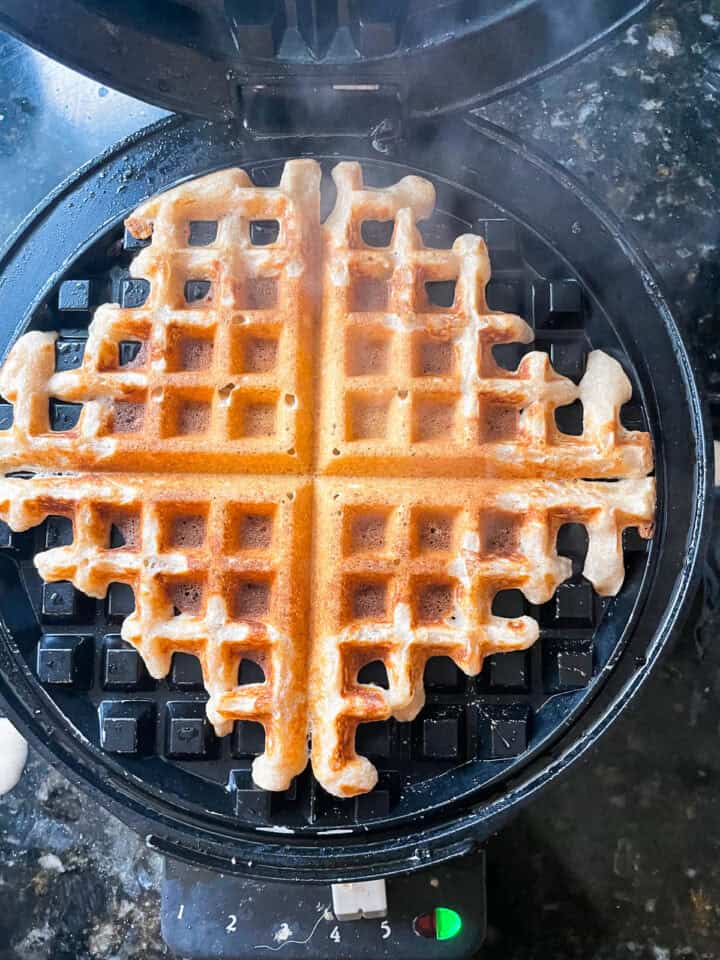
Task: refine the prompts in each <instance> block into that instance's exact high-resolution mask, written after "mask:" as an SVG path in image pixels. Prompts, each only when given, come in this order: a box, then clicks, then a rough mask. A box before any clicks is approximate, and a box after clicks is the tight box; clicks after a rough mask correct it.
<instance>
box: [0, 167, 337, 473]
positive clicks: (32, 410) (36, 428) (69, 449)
mask: <svg viewBox="0 0 720 960" xmlns="http://www.w3.org/2000/svg"><path fill="white" fill-rule="evenodd" d="M319 185H320V171H319V168H318V166H317V164H316V163H314V162H313V161H311V160H293V161H290V162H289V163H287V164H286V166H285V171H284V173H283V177H282V180H281V181H280V184H279V186H278V187H273V188H260V187H255V186H254V185H253V184H252V182H251V180H250V178H249V177H248V176H247V174H245V173H244V172H243V171H242V170H223V171H221V172H220V173H214V174H211V175H210V176H207V177H204V178H202V179H201V180H194V181H191V182H190V183H187V184H183V185H182V186H180V187H176V188H175V189H174V190H169V191H168V192H167V193H163V194H160V195H159V196H157V197H155V198H153V199H152V200H149V201H148V202H147V203H145V204H143V205H142V206H141V207H140V208H139V209H138V210H137V211H136V212H135V213H134V214H133V215H132V216H131V217H130V218H129V219H128V221H127V226H128V229H129V230H130V231H131V232H132V233H133V234H134V235H135V236H136V237H138V238H145V239H146V238H149V237H151V238H152V242H151V243H150V245H149V246H147V247H145V249H143V250H142V251H141V252H140V254H139V255H138V256H137V257H136V258H135V259H134V260H133V262H132V265H131V270H130V272H131V275H132V276H133V277H136V278H141V279H143V280H146V281H148V282H149V284H150V290H149V294H148V297H147V300H146V301H145V303H144V304H143V305H142V306H140V307H134V308H129V307H121V306H118V305H117V304H105V305H104V306H101V307H99V308H98V310H97V311H96V312H95V316H94V317H93V321H92V325H91V327H90V331H89V337H88V342H87V346H86V348H85V354H84V357H83V362H82V366H81V367H80V368H79V369H77V370H67V371H63V372H55V339H56V334H54V333H30V334H26V335H25V336H24V337H21V338H20V339H19V340H18V341H17V343H16V344H15V346H14V347H13V348H12V350H11V351H10V354H9V356H8V358H7V360H6V362H5V366H4V368H3V371H2V375H1V376H0V393H1V394H2V396H4V397H5V398H6V399H7V400H9V401H10V402H12V403H13V405H14V407H15V413H14V423H13V426H12V427H11V428H10V430H9V431H8V432H7V433H5V434H2V435H0V459H1V460H2V462H3V464H4V465H5V466H6V468H10V467H16V468H23V467H30V468H57V469H64V470H67V469H77V470H87V469H102V470H138V469H140V470H148V469H149V470H182V471H188V470H212V471H215V470H219V471H223V470H251V471H254V472H257V473H263V472H271V473H278V472H282V471H297V470H302V469H307V467H308V465H309V457H310V439H311V437H312V422H311V355H310V353H309V352H308V351H307V350H305V349H303V347H304V345H305V343H306V341H307V338H308V337H309V336H311V335H312V329H313V316H314V311H315V308H316V303H317V289H316V278H317V270H318V268H317V255H318V238H319V229H320V200H319V196H320V194H319ZM208 221H215V222H216V223H217V233H216V236H215V239H214V240H212V241H211V242H210V243H209V244H207V245H204V246H196V245H191V243H190V241H191V238H192V226H191V225H193V224H195V223H198V222H199V223H201V224H202V223H203V222H208ZM253 221H277V223H278V225H279V234H278V237H277V240H276V241H275V242H274V243H272V244H269V245H267V246H256V245H254V244H253V243H252V242H251V234H250V229H251V223H252V222H253ZM198 283H202V284H205V285H208V286H207V292H206V294H205V296H204V297H203V298H202V299H200V300H189V298H190V297H191V295H192V291H193V290H194V291H197V290H198V289H205V288H204V287H203V288H198V286H197V284H198ZM193 285H194V286H193ZM122 341H131V342H136V343H138V344H139V345H140V347H139V352H138V354H137V356H136V358H135V359H134V360H133V361H132V362H131V363H129V364H126V365H124V366H121V364H120V351H119V344H120V343H121V342H122ZM51 398H57V399H60V400H66V401H71V402H75V403H83V404H84V407H83V410H82V412H81V414H80V419H79V421H78V423H77V426H76V427H74V428H73V429H72V430H68V431H66V432H53V431H52V430H51V426H50V422H49V400H50V399H51Z"/></svg>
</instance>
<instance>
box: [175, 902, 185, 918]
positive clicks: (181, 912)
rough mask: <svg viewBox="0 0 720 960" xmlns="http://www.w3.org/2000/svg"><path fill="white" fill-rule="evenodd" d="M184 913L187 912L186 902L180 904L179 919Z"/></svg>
mask: <svg viewBox="0 0 720 960" xmlns="http://www.w3.org/2000/svg"><path fill="white" fill-rule="evenodd" d="M184 913H185V904H184V903H181V904H180V909H179V910H178V914H177V918H178V920H182V918H183V914H184Z"/></svg>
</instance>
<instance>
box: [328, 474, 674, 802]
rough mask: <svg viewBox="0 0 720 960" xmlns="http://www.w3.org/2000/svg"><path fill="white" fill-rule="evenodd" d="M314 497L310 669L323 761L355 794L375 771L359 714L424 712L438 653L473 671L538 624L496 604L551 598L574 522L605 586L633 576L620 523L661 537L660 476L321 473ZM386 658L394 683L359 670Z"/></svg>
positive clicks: (334, 785) (529, 636)
mask: <svg viewBox="0 0 720 960" xmlns="http://www.w3.org/2000/svg"><path fill="white" fill-rule="evenodd" d="M317 492H318V494H319V495H318V496H316V514H317V518H316V524H317V537H318V539H319V542H320V543H322V544H323V545H324V547H325V549H326V551H327V552H326V554H325V555H324V556H323V557H322V562H319V563H316V565H315V569H314V577H315V581H314V587H313V596H314V597H317V598H318V602H316V604H315V618H314V631H313V632H314V637H315V642H314V650H313V665H312V671H311V695H310V703H311V705H312V707H311V709H312V731H313V737H312V761H313V769H314V772H315V776H316V777H317V779H318V780H319V781H320V783H322V785H323V786H324V787H325V789H326V790H329V791H330V793H333V794H336V795H338V796H352V795H353V794H355V793H361V792H364V791H366V790H370V789H372V787H373V786H374V785H375V783H376V781H377V773H376V770H375V768H374V767H373V766H372V764H371V763H370V762H369V761H368V760H367V759H366V758H364V757H359V756H358V755H357V754H356V752H355V732H356V729H357V726H358V724H359V723H369V722H372V721H377V720H387V719H388V718H389V717H395V718H396V719H397V720H401V721H407V720H412V719H414V717H415V716H417V714H418V712H419V711H420V710H421V709H422V707H423V705H424V702H425V692H424V686H423V673H424V670H425V664H426V663H427V661H428V659H429V658H430V657H436V656H444V657H450V658H451V659H452V660H453V661H454V662H455V663H456V664H457V666H458V667H459V668H460V669H461V670H463V671H464V672H465V673H466V674H469V675H470V676H474V675H475V674H477V673H479V672H480V670H481V669H482V665H483V660H484V658H485V657H486V656H488V655H490V654H494V653H505V652H508V651H510V650H524V649H526V648H527V647H529V646H531V645H532V644H533V643H534V642H535V640H536V639H537V637H538V624H537V622H536V621H535V620H534V619H532V618H531V617H529V616H523V617H519V618H514V619H512V618H506V617H499V616H495V615H494V614H493V612H492V607H493V599H494V598H495V596H496V595H497V594H498V593H499V592H500V591H501V590H508V589H516V590H521V591H522V593H523V594H524V595H525V597H526V598H527V599H528V600H529V601H530V603H533V604H541V603H545V602H546V601H548V600H550V598H551V597H552V595H553V593H554V592H555V590H556V588H557V587H558V586H559V585H560V584H561V583H562V582H563V580H566V579H567V578H568V577H569V576H570V575H571V574H572V564H571V561H570V560H569V559H567V558H565V557H560V556H558V554H557V550H556V540H557V534H558V531H559V529H560V527H561V526H562V525H563V524H565V523H582V524H584V525H585V527H586V529H587V533H588V551H587V556H586V559H585V564H584V570H583V572H584V575H585V577H586V578H587V579H588V580H589V581H590V582H591V583H592V584H593V586H594V587H595V589H596V590H597V592H598V593H599V594H601V595H611V594H615V593H617V591H618V590H619V589H620V586H621V585H622V582H623V578H624V575H625V567H624V563H623V552H622V531H623V530H624V529H625V528H626V527H638V528H639V529H640V532H641V534H642V535H643V536H650V533H651V529H650V525H651V523H652V518H653V514H654V503H655V494H654V483H653V481H652V479H649V478H645V479H642V480H621V481H619V482H617V483H612V484H608V483H592V482H579V481H560V482H558V481H542V480H540V481H538V480H534V481H520V482H517V481H516V482H512V481H497V480H454V481H445V482H443V484H442V486H441V487H439V486H438V484H437V483H435V484H431V483H428V481H426V480H415V479H412V480H408V479H402V480H377V479H372V480H365V481H364V482H363V483H362V484H358V483H356V482H355V481H353V480H347V479H337V480H335V479H331V478H324V479H322V480H320V481H319V482H318V491H317ZM374 661H381V662H382V663H383V664H384V666H385V669H386V672H387V678H388V689H387V690H384V689H382V688H381V687H379V686H376V685H374V684H363V683H360V682H359V681H358V673H359V671H360V670H361V669H362V668H363V667H364V666H365V665H367V664H368V663H372V662H374Z"/></svg>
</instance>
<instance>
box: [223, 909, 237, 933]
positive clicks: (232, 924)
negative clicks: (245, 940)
mask: <svg viewBox="0 0 720 960" xmlns="http://www.w3.org/2000/svg"><path fill="white" fill-rule="evenodd" d="M228 919H229V920H230V923H229V924H228V925H227V926H226V927H225V933H235V931H236V930H237V917H236V916H235V914H234V913H229V914H228Z"/></svg>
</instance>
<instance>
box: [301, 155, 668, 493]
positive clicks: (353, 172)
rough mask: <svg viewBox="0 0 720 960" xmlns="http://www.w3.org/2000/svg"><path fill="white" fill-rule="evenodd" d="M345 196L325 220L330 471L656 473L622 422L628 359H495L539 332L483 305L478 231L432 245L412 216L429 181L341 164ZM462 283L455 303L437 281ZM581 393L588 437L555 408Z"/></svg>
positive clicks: (645, 449)
mask: <svg viewBox="0 0 720 960" xmlns="http://www.w3.org/2000/svg"><path fill="white" fill-rule="evenodd" d="M333 178H334V180H335V183H336V186H337V203H336V206H335V209H334V210H333V212H332V214H331V215H330V217H329V218H328V219H327V221H326V223H325V225H324V228H323V245H324V248H323V270H324V274H323V281H324V287H323V336H322V346H323V382H322V391H323V405H322V410H321V414H320V432H319V438H318V442H319V463H320V467H321V470H322V471H323V472H326V473H341V474H344V475H356V474H365V475H367V474H375V475H382V476H387V475H388V474H395V475H398V476H422V475H434V476H443V477H445V476H510V477H565V478H571V477H577V478H581V477H618V476H645V475H646V474H647V473H648V472H649V470H650V469H651V468H652V451H651V447H650V438H649V436H648V435H647V434H643V433H638V432H634V431H628V430H626V429H625V428H624V427H623V426H622V424H621V423H620V418H619V411H620V407H621V406H622V405H623V404H624V403H626V402H627V401H628V400H629V399H630V396H631V393H632V390H631V387H630V383H629V381H628V380H627V377H625V375H624V373H623V372H622V369H621V368H620V366H619V364H617V363H616V362H615V361H614V360H612V359H611V358H610V357H608V356H607V355H606V354H603V353H600V352H593V353H592V354H591V355H590V357H589V358H588V365H587V371H586V374H585V376H584V377H583V379H582V381H581V383H580V384H579V385H576V384H575V383H573V382H572V381H571V380H569V379H567V378H565V377H561V376H559V375H558V374H557V373H555V372H554V370H553V369H552V367H551V365H550V360H549V358H548V356H547V354H545V353H540V352H532V353H529V354H527V355H526V356H525V357H524V358H523V360H522V362H521V363H520V365H519V366H518V368H517V370H515V371H507V370H504V369H502V368H501V367H499V366H498V364H497V363H496V361H495V357H494V355H493V351H492V348H493V347H494V346H496V345H497V344H503V343H513V342H521V343H528V342H530V341H531V340H532V339H533V332H532V330H531V329H530V327H529V326H528V325H527V324H526V323H525V321H524V320H522V319H521V318H520V317H517V316H514V315H512V314H507V313H497V312H494V311H491V310H489V309H488V306H487V302H486V299H485V288H486V285H487V283H488V280H489V279H490V260H489V257H488V252H487V248H486V246H485V242H484V241H483V240H482V238H481V237H476V236H462V237H458V239H457V240H456V241H455V243H454V244H453V247H452V249H451V250H436V249H429V248H427V247H425V246H424V244H423V242H422V238H421V236H420V233H419V231H418V229H417V226H416V220H417V219H422V218H424V217H427V216H428V215H429V214H430V212H431V211H432V208H433V205H434V191H433V189H432V186H431V185H430V184H429V183H428V182H427V181H426V180H422V179H420V178H418V177H405V178H404V179H403V180H401V181H400V182H399V183H397V184H395V185H394V186H392V187H389V188H387V189H368V188H364V187H363V181H362V172H361V169H360V166H359V164H357V163H340V164H338V165H337V166H336V167H335V169H334V170H333ZM377 220H380V221H386V220H394V229H393V233H392V239H391V241H390V244H389V246H387V247H385V248H378V247H371V246H369V245H368V244H367V243H365V242H364V240H363V237H362V224H363V223H364V222H367V221H377ZM438 283H445V284H448V283H450V284H452V283H454V284H455V292H454V298H453V302H452V305H451V306H449V307H441V306H436V305H434V304H433V303H432V302H431V301H430V299H429V293H428V284H429V285H431V289H432V285H433V284H438ZM576 400H580V401H581V402H582V404H583V410H584V421H583V431H582V434H581V436H577V437H576V436H570V435H568V434H565V433H562V432H561V431H560V430H559V429H558V427H557V425H556V422H555V410H556V409H557V408H558V407H562V406H566V405H568V404H571V403H574V402H575V401H576Z"/></svg>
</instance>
